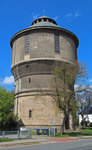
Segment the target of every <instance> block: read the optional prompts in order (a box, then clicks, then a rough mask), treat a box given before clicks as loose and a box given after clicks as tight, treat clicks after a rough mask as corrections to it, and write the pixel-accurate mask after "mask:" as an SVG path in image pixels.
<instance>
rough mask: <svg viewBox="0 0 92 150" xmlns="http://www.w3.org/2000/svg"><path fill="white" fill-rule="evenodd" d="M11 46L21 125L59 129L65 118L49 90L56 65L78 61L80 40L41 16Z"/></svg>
mask: <svg viewBox="0 0 92 150" xmlns="http://www.w3.org/2000/svg"><path fill="white" fill-rule="evenodd" d="M10 45H11V48H12V65H11V72H12V73H13V75H14V79H15V108H14V113H15V115H16V114H17V115H18V117H19V120H20V121H19V123H20V126H23V125H24V126H26V127H49V126H53V127H55V128H57V129H59V128H60V125H61V122H62V117H63V115H62V113H60V112H59V111H58V109H57V106H56V104H55V103H53V99H52V97H51V96H49V95H47V94H46V91H50V80H51V78H52V71H53V68H54V66H55V63H56V62H61V63H63V62H67V63H72V64H73V63H74V62H75V60H77V47H78V38H77V37H76V35H75V34H74V33H72V32H70V31H68V30H66V29H63V28H61V27H59V26H58V25H57V23H56V22H55V21H54V20H53V19H51V18H49V17H47V16H42V17H40V18H38V19H36V20H34V21H33V23H32V25H31V26H30V27H29V28H26V29H24V30H21V31H19V32H18V33H16V34H15V35H14V36H13V37H12V38H11V41H10Z"/></svg>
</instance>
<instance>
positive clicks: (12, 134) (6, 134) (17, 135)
mask: <svg viewBox="0 0 92 150" xmlns="http://www.w3.org/2000/svg"><path fill="white" fill-rule="evenodd" d="M0 138H9V139H25V138H32V131H31V130H30V131H25V132H24V131H23V132H22V131H1V132H0Z"/></svg>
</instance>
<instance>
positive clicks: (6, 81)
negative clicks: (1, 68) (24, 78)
mask: <svg viewBox="0 0 92 150" xmlns="http://www.w3.org/2000/svg"><path fill="white" fill-rule="evenodd" d="M13 83H14V78H13V76H9V77H5V78H4V79H3V81H2V84H7V85H11V84H13Z"/></svg>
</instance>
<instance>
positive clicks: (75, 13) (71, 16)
mask: <svg viewBox="0 0 92 150" xmlns="http://www.w3.org/2000/svg"><path fill="white" fill-rule="evenodd" d="M80 15H81V13H80V11H79V10H78V11H75V12H69V13H67V14H66V15H65V16H64V17H67V18H77V17H79V16H80Z"/></svg>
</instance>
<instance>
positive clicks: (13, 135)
mask: <svg viewBox="0 0 92 150" xmlns="http://www.w3.org/2000/svg"><path fill="white" fill-rule="evenodd" d="M32 135H33V136H35V135H47V136H55V128H34V129H30V130H19V131H0V138H9V139H25V138H27V139H28V138H32Z"/></svg>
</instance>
